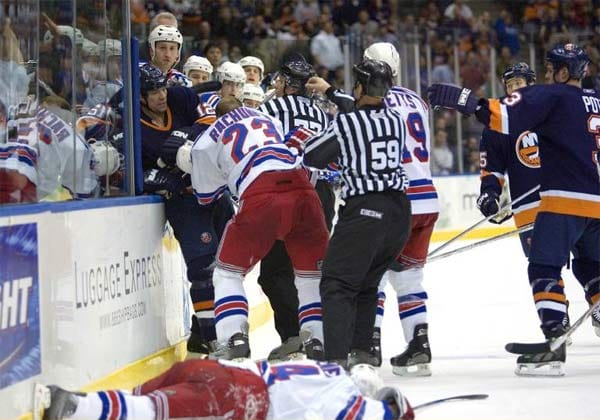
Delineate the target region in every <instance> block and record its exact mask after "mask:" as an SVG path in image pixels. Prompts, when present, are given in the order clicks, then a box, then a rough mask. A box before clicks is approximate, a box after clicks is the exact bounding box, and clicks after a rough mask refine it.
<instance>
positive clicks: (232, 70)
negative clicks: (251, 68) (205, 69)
mask: <svg viewBox="0 0 600 420" xmlns="http://www.w3.org/2000/svg"><path fill="white" fill-rule="evenodd" d="M217 80H218V81H219V82H221V83H223V82H225V81H229V82H233V83H236V84H244V83H246V72H245V71H244V69H243V68H242V66H240V65H239V64H236V63H232V62H231V61H226V62H224V63H223V64H221V65H220V66H219V68H218V69H217Z"/></svg>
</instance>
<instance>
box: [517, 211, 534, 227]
mask: <svg viewBox="0 0 600 420" xmlns="http://www.w3.org/2000/svg"><path fill="white" fill-rule="evenodd" d="M538 211H539V208H538V207H534V208H532V209H527V210H523V211H521V212H519V213H515V216H514V217H515V226H516V227H518V228H520V227H521V226H525V225H528V224H530V223H533V222H535V217H536V216H537V214H538Z"/></svg>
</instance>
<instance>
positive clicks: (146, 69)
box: [140, 63, 167, 96]
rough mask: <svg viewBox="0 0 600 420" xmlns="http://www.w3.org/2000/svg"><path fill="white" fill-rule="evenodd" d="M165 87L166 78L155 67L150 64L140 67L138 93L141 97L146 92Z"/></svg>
mask: <svg viewBox="0 0 600 420" xmlns="http://www.w3.org/2000/svg"><path fill="white" fill-rule="evenodd" d="M166 87H167V78H166V77H165V75H164V74H163V73H162V71H160V70H159V69H158V68H157V67H154V66H153V65H152V64H148V63H146V64H144V65H143V66H141V67H140V91H141V93H142V96H146V95H148V92H151V91H153V90H157V89H162V88H166Z"/></svg>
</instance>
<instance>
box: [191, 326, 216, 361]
mask: <svg viewBox="0 0 600 420" xmlns="http://www.w3.org/2000/svg"><path fill="white" fill-rule="evenodd" d="M216 347H217V342H216V341H206V340H205V339H204V337H202V336H201V335H200V334H197V333H195V332H193V331H192V333H191V334H190V338H188V341H187V345H186V348H187V356H186V357H185V358H186V360H189V359H206V358H207V357H208V355H209V354H210V353H211V352H214V351H215V350H216Z"/></svg>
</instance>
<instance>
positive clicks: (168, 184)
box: [144, 168, 190, 197]
mask: <svg viewBox="0 0 600 420" xmlns="http://www.w3.org/2000/svg"><path fill="white" fill-rule="evenodd" d="M189 185H190V176H189V175H188V174H184V173H182V172H181V171H179V170H177V169H176V170H172V169H167V168H162V169H149V170H146V171H144V192H147V193H151V194H161V195H165V196H167V197H171V196H173V195H181V194H183V192H184V191H185V189H186V188H187V187H188V186H189Z"/></svg>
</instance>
